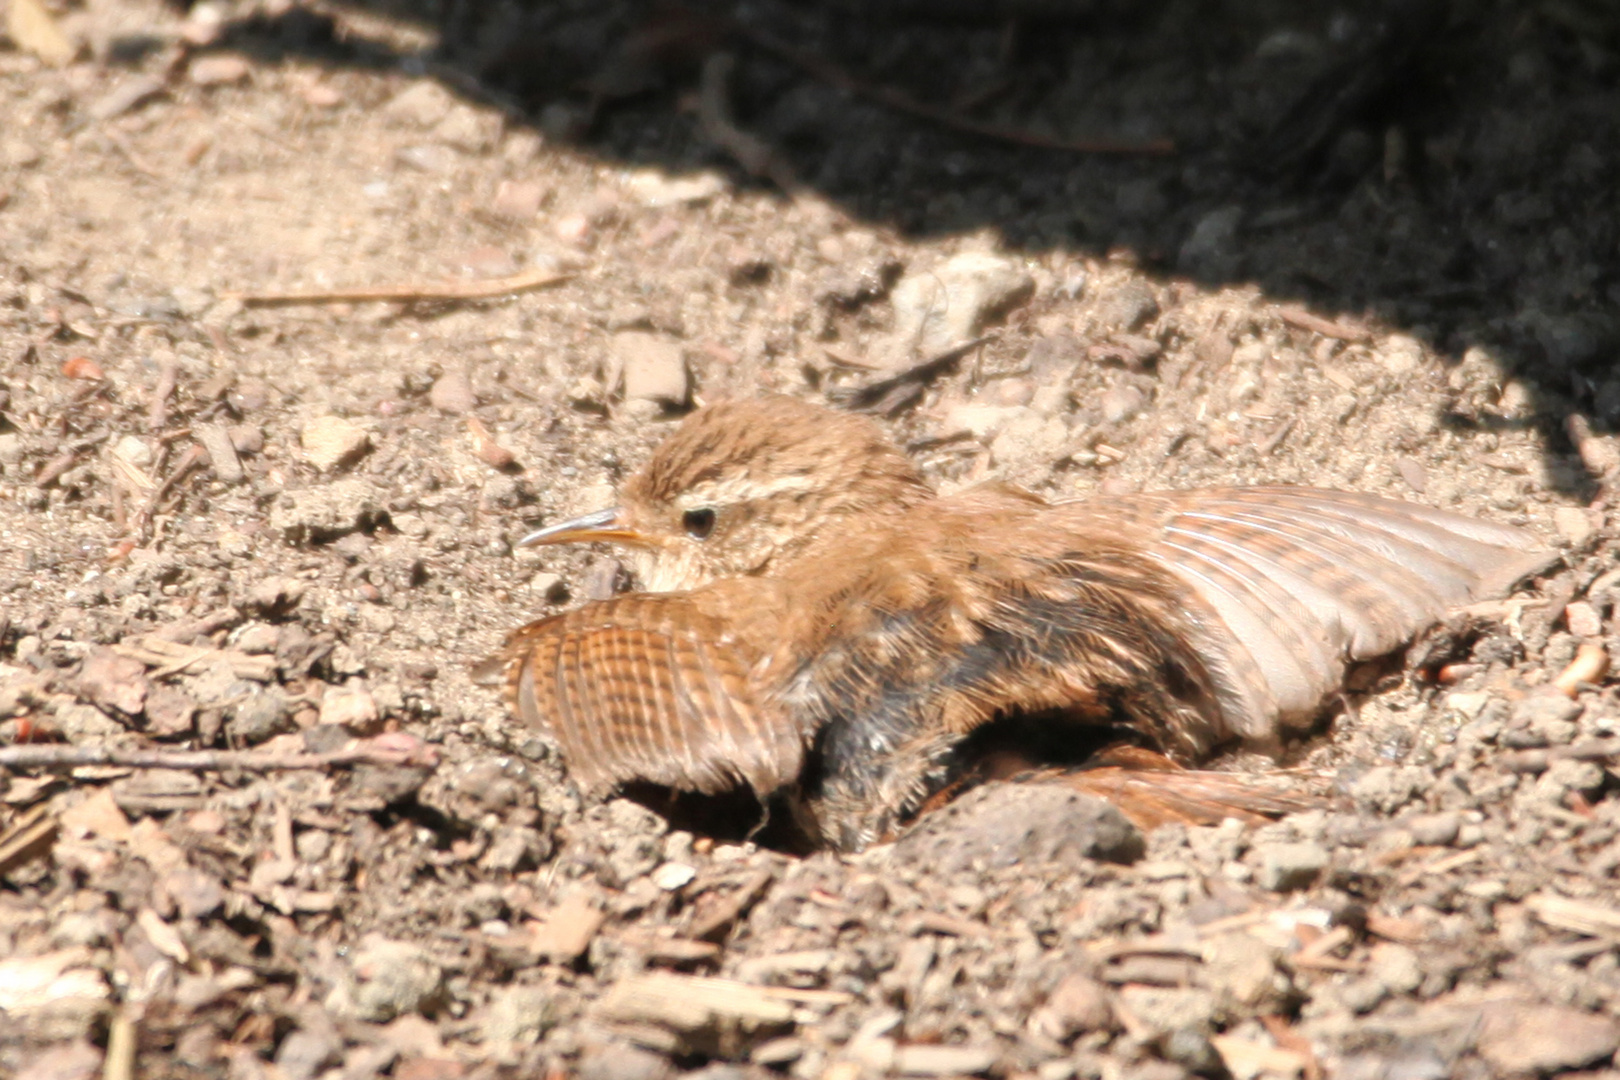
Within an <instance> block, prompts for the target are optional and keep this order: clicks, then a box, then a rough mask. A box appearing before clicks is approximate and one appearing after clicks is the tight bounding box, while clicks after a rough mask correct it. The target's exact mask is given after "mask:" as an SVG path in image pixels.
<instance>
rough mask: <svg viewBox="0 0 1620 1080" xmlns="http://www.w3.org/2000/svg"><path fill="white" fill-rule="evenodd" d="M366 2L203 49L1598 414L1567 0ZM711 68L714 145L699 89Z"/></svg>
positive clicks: (1590, 145)
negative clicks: (1003, 246)
mask: <svg viewBox="0 0 1620 1080" xmlns="http://www.w3.org/2000/svg"><path fill="white" fill-rule="evenodd" d="M381 7H382V8H384V9H386V10H383V11H380V12H377V13H380V14H386V15H388V16H390V17H391V18H398V17H404V18H406V19H411V18H413V17H414V19H415V21H416V22H417V24H418V25H421V26H423V27H425V28H426V29H427V30H428V31H429V32H428V33H425V34H424V35H423V40H424V41H427V42H430V44H428V45H427V47H426V48H421V49H413V48H412V47H411V46H410V45H408V44H407V45H400V44H398V43H397V42H393V43H391V42H389V41H388V40H386V39H385V38H384V37H380V36H376V37H373V36H367V34H366V33H365V32H364V31H363V30H362V29H356V20H355V16H356V9H352V8H351V9H339V10H335V11H334V12H333V13H330V14H323V13H321V12H320V11H319V10H318V9H314V8H306V7H292V8H290V9H286V10H283V11H281V12H279V13H276V14H271V15H262V16H259V17H255V18H254V19H251V20H247V21H243V22H240V23H236V24H233V25H231V26H230V27H229V28H228V29H227V32H226V33H225V35H224V36H223V37H222V39H221V41H220V45H221V46H226V47H230V48H234V49H244V50H247V51H249V52H255V53H258V54H259V55H261V56H264V55H270V56H275V55H286V54H289V53H298V54H304V55H306V56H308V55H313V56H316V57H318V58H320V59H321V60H322V61H323V62H326V63H330V64H332V65H357V66H388V65H394V64H403V65H406V66H408V67H409V66H415V67H418V68H420V69H421V70H423V71H425V72H428V73H431V74H435V75H438V76H439V77H440V78H441V79H442V80H443V81H445V82H446V83H447V84H448V85H450V86H451V87H452V88H453V89H456V90H457V91H459V92H461V93H464V94H467V95H470V96H474V97H480V98H483V99H485V100H494V101H496V102H498V103H500V104H501V105H502V106H503V107H504V108H505V109H506V111H507V113H508V115H509V118H510V119H511V120H513V121H514V122H518V123H532V124H534V125H536V126H537V127H539V128H540V129H541V130H542V131H544V132H545V133H546V134H547V135H548V136H549V137H551V138H554V139H558V138H560V139H567V140H571V141H576V142H578V143H579V144H581V145H583V146H584V147H586V148H588V149H590V150H591V151H593V152H594V153H597V154H599V155H601V156H602V157H603V158H604V159H608V160H612V161H622V162H626V163H637V164H656V165H659V166H661V167H664V168H667V169H671V170H676V171H680V170H691V169H698V168H702V167H712V166H716V165H718V166H720V167H723V168H726V169H729V170H732V171H733V172H735V173H737V174H739V176H745V177H746V178H747V180H748V181H749V182H752V183H755V184H766V185H768V184H772V183H778V184H789V185H796V186H797V187H798V188H799V189H800V190H808V191H811V192H814V193H816V194H818V195H820V196H822V197H824V198H826V199H829V200H831V201H833V202H835V203H837V204H838V205H840V206H841V207H843V208H844V209H845V210H846V211H848V212H849V213H851V214H853V215H855V216H857V217H859V218H862V219H864V220H866V221H869V222H871V223H874V224H876V225H879V226H882V227H886V228H892V229H895V230H898V231H900V232H902V233H905V234H909V235H913V236H916V235H928V234H940V233H958V232H971V231H975V230H984V229H989V230H994V231H995V232H996V233H997V234H999V235H1000V236H1001V237H1003V238H1004V240H1005V242H1007V243H1009V244H1011V245H1014V246H1017V247H1021V248H1024V249H1026V250H1039V249H1046V248H1052V247H1068V248H1070V249H1080V250H1087V251H1091V252H1097V253H1101V252H1106V251H1117V250H1119V249H1127V250H1128V251H1130V252H1131V253H1133V257H1134V258H1136V259H1138V260H1140V262H1141V263H1142V265H1143V267H1144V269H1146V270H1148V271H1150V272H1153V273H1162V274H1164V275H1181V276H1188V277H1192V278H1195V279H1198V280H1200V281H1201V282H1204V283H1228V282H1254V283H1256V284H1258V285H1259V286H1260V288H1261V289H1262V290H1263V291H1264V293H1265V295H1266V296H1268V297H1270V298H1272V299H1278V300H1284V299H1286V300H1297V301H1301V302H1304V303H1306V304H1308V305H1310V306H1311V307H1312V308H1313V309H1315V310H1317V311H1320V312H1323V313H1326V314H1328V315H1338V314H1350V315H1353V316H1358V317H1359V316H1371V317H1373V318H1375V319H1379V320H1383V321H1385V322H1387V323H1389V324H1393V325H1395V326H1398V327H1401V328H1403V329H1405V330H1407V331H1408V332H1410V333H1413V334H1414V335H1416V336H1418V337H1421V338H1424V339H1426V340H1428V341H1429V342H1430V343H1432V344H1433V345H1434V346H1436V347H1437V348H1438V349H1439V350H1440V351H1441V352H1442V354H1443V355H1445V356H1447V357H1448V358H1449V359H1450V360H1457V359H1459V358H1461V357H1462V356H1463V355H1464V354H1465V353H1466V351H1467V350H1468V349H1470V348H1474V347H1480V348H1485V349H1488V350H1490V351H1491V352H1492V353H1493V354H1494V355H1496V356H1497V357H1498V358H1499V359H1501V360H1502V361H1503V362H1504V364H1505V366H1506V367H1507V368H1508V369H1509V370H1511V371H1513V372H1515V373H1517V374H1518V375H1519V376H1520V378H1521V381H1522V382H1523V383H1524V385H1525V386H1526V387H1527V388H1528V389H1529V390H1530V393H1531V396H1532V397H1533V398H1534V399H1535V401H1534V404H1535V407H1534V408H1532V409H1529V410H1525V411H1526V413H1527V414H1533V415H1537V416H1539V417H1541V418H1542V419H1541V421H1540V422H1541V423H1544V424H1547V425H1548V426H1549V428H1550V429H1551V430H1549V432H1548V433H1547V434H1549V435H1550V436H1551V441H1552V442H1553V443H1554V444H1558V443H1560V441H1561V440H1564V439H1565V438H1567V436H1566V435H1565V434H1563V433H1562V432H1563V431H1564V428H1565V425H1563V424H1560V423H1559V418H1566V417H1569V416H1570V415H1572V414H1581V415H1583V416H1590V418H1591V419H1592V420H1593V421H1594V422H1596V423H1597V424H1598V425H1599V427H1600V428H1602V427H1604V426H1613V425H1614V423H1615V422H1616V421H1617V420H1620V374H1616V373H1615V372H1614V371H1613V358H1614V355H1615V348H1616V344H1617V339H1620V333H1617V323H1616V319H1615V316H1614V309H1615V307H1616V304H1617V302H1620V254H1617V249H1616V245H1617V241H1620V225H1617V214H1616V209H1617V208H1616V203H1615V200H1614V198H1613V188H1612V178H1613V177H1614V176H1615V175H1616V174H1617V173H1620V88H1617V87H1616V73H1617V71H1620V54H1617V48H1620V16H1617V15H1616V14H1615V13H1614V11H1613V10H1612V9H1610V8H1607V7H1604V6H1602V5H1600V4H1598V3H1595V2H1588V3H1581V2H1578V0H1571V2H1560V3H1546V4H1525V3H1514V2H1510V0H1498V2H1495V3H1486V4H1468V5H1451V6H1448V5H1446V4H1444V3H1438V2H1428V0H1425V2H1411V3H1377V2H1371V0H1352V2H1346V3H1306V4H1281V3H1260V2H1256V3H1232V2H1219V0H1160V2H1156V3H1151V4H1147V5H1143V6H1140V7H1136V6H1131V5H1122V4H1113V3H1110V2H1109V0H1070V2H1063V0H1004V2H1002V3H999V4H985V5H968V4H958V5H947V6H946V7H944V8H941V7H938V6H932V5H918V4H910V3H906V2H905V0H888V2H886V3H883V4H874V5H860V4H854V3H852V2H847V0H845V2H838V0H825V2H822V3H817V4H808V3H799V4H789V3H784V2H780V0H777V2H770V3H761V4H751V5H746V6H743V7H735V6H728V5H719V4H711V5H707V6H705V7H702V8H699V7H673V6H670V5H657V6H655V5H648V4H641V3H634V2H631V0H617V2H608V3H579V2H560V3H549V4H529V5H510V4H508V5H496V4H480V3H474V2H470V0H453V2H451V3H448V4H446V5H443V6H442V7H440V8H439V10H438V11H437V12H436V13H435V14H434V15H432V16H431V17H427V18H424V17H423V16H424V13H423V12H422V11H420V10H411V9H401V8H400V7H398V6H397V5H396V6H393V7H389V6H388V5H382V6H381ZM1127 8H1129V9H1130V10H1126V9H1127ZM366 14H367V16H368V17H369V14H371V13H366ZM722 53H724V54H726V55H727V56H730V57H733V58H734V59H735V66H734V68H733V70H732V72H731V74H730V77H729V79H728V80H727V81H726V83H725V94H724V99H723V105H724V109H725V110H726V111H727V112H729V113H730V118H731V119H732V120H734V121H735V124H736V126H737V127H736V130H737V132H740V133H741V137H742V138H743V139H744V141H745V143H746V144H747V145H744V146H742V147H741V149H740V150H739V147H738V146H737V145H735V144H734V145H731V146H729V147H728V146H725V145H721V144H724V143H725V142H726V141H727V137H726V135H725V134H723V133H722V134H719V135H718V136H717V133H716V129H715V125H714V116H713V109H712V107H713V105H714V104H715V102H716V101H718V100H720V99H718V98H716V97H715V96H713V94H712V93H711V95H710V97H709V101H708V106H709V108H708V109H706V108H705V105H704V102H703V98H704V93H703V92H702V91H701V90H700V86H701V84H702V82H703V79H704V78H705V76H704V72H705V70H707V71H708V72H709V74H710V77H714V76H715V74H716V72H717V71H718V69H717V68H716V67H714V66H713V63H712V62H713V58H714V57H716V56H717V55H720V54H722ZM928 114H934V115H928ZM948 118H954V122H953V121H952V120H951V119H948ZM974 129H977V130H974ZM987 131H988V132H991V134H986V133H985V132H987ZM994 133H999V137H998V135H997V134H994ZM1032 142H1033V143H1064V144H1082V143H1085V142H1103V143H1109V144H1118V145H1119V146H1120V147H1122V148H1131V147H1136V148H1138V149H1139V150H1141V151H1142V152H1134V153H1133V152H1121V153H1086V152H1081V151H1077V150H1073V149H1062V148H1051V147H1049V146H1032V145H1024V144H1025V143H1032ZM750 147H751V148H752V149H753V151H755V152H756V153H757V154H758V155H760V156H757V157H754V158H750V157H749V151H750ZM1169 147H1173V150H1172V151H1171V152H1168V153H1160V152H1155V151H1157V150H1159V149H1161V148H1169ZM750 169H751V170H752V172H753V173H754V175H752V176H747V174H748V172H749V170H750ZM1449 420H1450V421H1451V422H1453V423H1474V422H1477V418H1476V419H1471V420H1464V419H1463V418H1461V417H1460V416H1453V417H1450V418H1449ZM1503 422H1504V423H1507V424H1513V423H1518V422H1522V421H1516V420H1514V419H1513V418H1512V417H1511V416H1509V417H1506V418H1505V419H1504V420H1503ZM1590 473H1591V470H1590V467H1589V468H1588V475H1587V476H1585V477H1580V478H1579V479H1578V480H1576V481H1575V482H1574V488H1573V490H1585V491H1589V490H1590V488H1591V485H1592V481H1593V480H1594V479H1595V477H1593V476H1592V475H1591V474H1590Z"/></svg>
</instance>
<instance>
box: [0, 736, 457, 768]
mask: <svg viewBox="0 0 1620 1080" xmlns="http://www.w3.org/2000/svg"><path fill="white" fill-rule="evenodd" d="M438 759H439V755H438V752H437V751H436V750H434V749H433V748H432V747H430V746H423V747H422V748H421V749H420V750H388V749H384V748H382V747H378V746H357V747H353V748H351V749H347V750H333V751H331V752H329V753H325V754H273V753H265V752H263V751H260V750H145V749H142V750H126V749H119V748H118V747H113V746H66V745H62V744H43V743H32V744H29V745H27V746H0V768H3V769H11V770H13V771H16V770H21V769H51V770H62V769H78V768H82V767H84V766H86V765H113V766H117V767H120V768H127V769H179V770H183V771H186V772H216V771H217V772H224V771H229V770H236V771H239V772H277V771H280V770H287V769H337V768H345V767H348V766H353V765H400V766H416V767H419V768H432V767H434V766H435V765H437V764H438Z"/></svg>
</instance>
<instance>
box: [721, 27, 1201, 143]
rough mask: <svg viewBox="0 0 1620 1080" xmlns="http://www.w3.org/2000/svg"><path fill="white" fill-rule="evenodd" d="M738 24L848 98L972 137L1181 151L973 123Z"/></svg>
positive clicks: (760, 42)
mask: <svg viewBox="0 0 1620 1080" xmlns="http://www.w3.org/2000/svg"><path fill="white" fill-rule="evenodd" d="M733 25H734V26H735V27H736V30H737V33H738V34H740V35H741V36H742V37H744V38H746V39H747V40H748V41H749V42H751V43H752V44H754V45H756V46H757V47H759V48H760V49H763V50H764V51H765V52H768V53H770V54H771V55H773V56H775V57H777V58H778V59H780V60H785V61H787V62H788V63H789V64H792V65H793V66H794V67H796V68H799V69H800V70H801V71H805V72H808V73H809V74H810V75H813V76H815V77H816V78H818V79H820V80H821V81H823V82H825V83H828V84H830V85H832V86H833V87H836V88H837V89H839V90H842V91H844V92H845V93H848V94H857V95H859V96H861V97H865V98H870V99H872V100H873V101H876V102H878V103H879V104H880V105H885V106H887V107H888V108H891V109H893V110H895V111H896V112H903V113H909V114H911V115H912V116H918V117H921V118H922V119H924V120H931V121H933V122H934V123H936V124H940V125H943V126H945V127H948V128H953V129H955V130H957V131H962V132H966V133H967V134H969V135H977V136H980V137H981V138H986V139H995V140H997V141H998V142H1009V143H1016V144H1017V145H1019V146H1031V147H1035V148H1037V149H1040V150H1067V151H1069V152H1071V153H1076V154H1142V155H1151V156H1163V155H1165V154H1173V153H1175V152H1176V145H1175V143H1173V142H1172V141H1170V140H1169V139H1150V140H1148V141H1147V142H1117V141H1115V140H1112V139H1062V138H1058V137H1056V136H1052V135H1042V134H1040V133H1039V132H1035V131H1021V130H1016V129H1012V128H1004V127H1001V126H999V125H997V124H987V123H984V122H982V121H979V120H972V119H969V118H968V117H965V116H960V115H958V114H956V113H954V112H951V111H950V110H949V109H942V108H938V107H937V106H934V105H929V104H927V103H925V102H922V101H918V100H917V99H916V98H914V97H912V96H911V95H910V94H908V93H906V92H905V91H903V90H897V89H895V88H894V87H892V86H883V85H881V84H879V83H873V82H868V81H867V80H865V79H862V78H860V77H859V76H857V75H853V74H851V73H850V72H848V71H845V70H844V69H843V68H841V67H839V66H838V65H837V64H835V63H833V62H832V61H831V60H828V59H826V58H824V57H821V56H816V55H814V54H812V53H807V52H802V51H800V50H798V49H795V48H794V47H793V46H791V45H789V44H787V43H786V42H784V41H779V40H777V39H776V38H775V37H774V36H772V35H771V34H768V33H766V32H765V31H763V30H757V29H755V28H753V27H751V26H745V25H743V24H742V23H740V22H738V23H734V24H733Z"/></svg>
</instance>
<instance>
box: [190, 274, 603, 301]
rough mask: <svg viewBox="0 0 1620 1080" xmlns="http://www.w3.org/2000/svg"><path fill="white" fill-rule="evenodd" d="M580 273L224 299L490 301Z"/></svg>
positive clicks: (246, 294)
mask: <svg viewBox="0 0 1620 1080" xmlns="http://www.w3.org/2000/svg"><path fill="white" fill-rule="evenodd" d="M577 276H578V275H577V274H558V273H554V272H552V271H550V270H531V271H529V272H528V273H526V274H514V275H512V276H511V277H503V278H494V279H492V280H489V281H447V282H444V283H443V284H440V285H385V286H381V287H379V288H374V289H314V290H310V291H307V292H260V293H254V292H228V293H221V294H220V298H221V299H224V300H239V301H241V302H242V303H243V304H246V305H247V306H249V307H286V306H290V305H293V304H369V303H395V304H413V303H422V302H425V301H430V300H488V299H491V298H493V297H497V296H506V295H509V294H511V293H520V292H530V291H532V290H534V289H543V288H545V287H546V286H548V285H557V284H560V283H561V282H564V281H572V280H573V279H574V278H575V277H577Z"/></svg>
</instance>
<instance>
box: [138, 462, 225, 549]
mask: <svg viewBox="0 0 1620 1080" xmlns="http://www.w3.org/2000/svg"><path fill="white" fill-rule="evenodd" d="M207 456H208V451H206V450H204V449H203V448H202V447H201V446H199V445H197V444H196V443H192V444H191V445H190V446H188V447H186V452H185V453H184V454H181V455H180V460H179V461H178V462H176V463H175V466H174V470H173V471H172V472H170V473H169V475H168V477H167V478H165V479H164V481H163V483H161V484H159V485H158V486H157V490H156V491H154V492H152V497H151V498H150V499H147V500H146V505H145V506H143V507H141V509H140V512H139V513H137V514H136V515H135V522H134V524H135V534H136V539H137V540H138V541H140V542H141V543H145V541H146V539H147V535H148V533H149V532H150V530H151V528H152V518H153V517H154V516H155V515H156V514H157V510H158V507H159V506H160V505H162V503H163V500H164V499H165V498H166V497H167V496H168V494H169V492H171V491H173V490H174V486H175V485H176V484H178V483H179V482H180V481H181V480H182V479H184V477H185V475H186V474H187V473H189V472H190V471H191V470H192V469H193V468H195V467H196V466H198V465H200V464H202V460H203V458H205V457H207Z"/></svg>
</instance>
